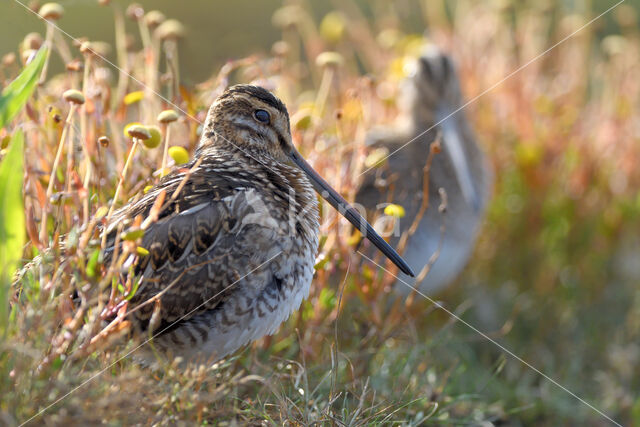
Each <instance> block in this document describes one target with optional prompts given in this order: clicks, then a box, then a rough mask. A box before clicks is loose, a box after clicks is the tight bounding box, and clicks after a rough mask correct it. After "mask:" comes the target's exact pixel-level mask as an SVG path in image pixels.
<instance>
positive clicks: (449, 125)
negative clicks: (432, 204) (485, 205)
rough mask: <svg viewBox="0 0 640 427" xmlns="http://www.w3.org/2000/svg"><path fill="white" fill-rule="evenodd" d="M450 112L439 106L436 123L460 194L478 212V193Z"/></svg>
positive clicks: (453, 117)
mask: <svg viewBox="0 0 640 427" xmlns="http://www.w3.org/2000/svg"><path fill="white" fill-rule="evenodd" d="M451 112H452V111H451V109H449V108H439V109H438V112H437V113H436V123H440V129H441V130H442V139H443V141H444V142H443V144H442V145H443V146H444V149H445V151H446V153H447V154H448V155H449V158H450V159H451V163H452V164H453V170H454V173H455V175H456V176H455V178H456V181H458V184H459V186H460V190H461V191H462V196H463V197H464V199H465V201H466V202H467V204H468V205H469V206H471V208H472V209H473V211H474V212H478V211H479V210H480V195H479V194H478V191H477V190H476V188H475V186H474V185H473V177H472V176H471V169H469V163H468V161H467V156H466V155H465V151H464V146H463V143H464V141H463V140H462V138H461V136H460V132H459V131H458V127H457V126H456V119H455V116H453V115H451Z"/></svg>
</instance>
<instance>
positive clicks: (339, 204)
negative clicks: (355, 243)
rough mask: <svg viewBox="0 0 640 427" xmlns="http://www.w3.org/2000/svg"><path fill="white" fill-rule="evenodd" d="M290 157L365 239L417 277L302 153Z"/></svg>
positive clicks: (404, 270) (320, 192) (317, 189)
mask: <svg viewBox="0 0 640 427" xmlns="http://www.w3.org/2000/svg"><path fill="white" fill-rule="evenodd" d="M289 157H290V158H291V160H293V162H294V163H295V164H296V165H298V167H299V168H300V169H302V171H303V172H304V173H305V174H306V175H307V177H309V180H310V181H311V184H312V185H313V188H315V190H316V191H317V192H318V193H319V194H320V195H321V196H322V197H323V198H324V199H325V200H326V201H327V202H329V204H331V206H333V207H334V208H335V209H336V210H337V211H338V212H340V214H342V215H343V216H344V217H345V218H346V219H347V220H349V222H350V223H351V224H353V225H354V226H355V227H356V228H357V229H358V230H360V232H361V233H362V235H363V236H364V237H366V238H367V239H369V240H370V241H371V243H373V244H374V245H375V246H376V247H377V248H378V249H380V251H381V252H382V253H383V254H384V255H385V256H386V257H387V258H389V259H390V260H391V262H393V263H394V264H395V265H397V266H398V268H399V269H400V270H401V271H402V272H403V273H404V274H408V275H409V276H411V277H415V274H414V273H413V271H412V270H411V267H409V265H408V264H407V263H406V262H405V260H403V259H402V257H401V256H400V255H398V253H397V252H396V251H395V250H394V249H393V248H392V247H391V246H389V244H388V243H387V242H386V241H385V240H384V239H383V238H382V237H380V235H379V234H378V233H376V231H375V230H374V229H373V227H372V226H371V225H370V224H369V223H368V222H367V221H366V220H365V219H364V218H363V217H362V215H360V214H359V213H358V211H357V210H355V209H354V207H353V206H351V205H350V204H349V203H348V202H347V201H346V200H345V199H344V198H343V197H342V196H341V195H340V194H338V192H337V191H336V190H334V189H333V188H331V186H330V185H329V183H327V181H325V180H324V179H323V178H322V177H321V176H320V175H319V174H318V173H317V172H316V171H315V170H313V168H312V167H311V165H309V163H307V161H306V160H305V159H303V158H302V156H301V155H300V153H298V152H297V151H296V150H295V149H293V150H292V151H291V152H290V153H289Z"/></svg>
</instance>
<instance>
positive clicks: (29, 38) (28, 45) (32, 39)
mask: <svg viewBox="0 0 640 427" xmlns="http://www.w3.org/2000/svg"><path fill="white" fill-rule="evenodd" d="M40 46H42V36H41V35H40V34H38V33H29V34H27V35H26V36H24V40H22V48H23V49H24V50H29V49H36V50H38V49H40Z"/></svg>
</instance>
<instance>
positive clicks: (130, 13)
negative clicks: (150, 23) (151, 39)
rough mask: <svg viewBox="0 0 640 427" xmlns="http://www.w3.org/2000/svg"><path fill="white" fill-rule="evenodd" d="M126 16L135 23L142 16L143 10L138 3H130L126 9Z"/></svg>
mask: <svg viewBox="0 0 640 427" xmlns="http://www.w3.org/2000/svg"><path fill="white" fill-rule="evenodd" d="M126 15H127V18H129V19H133V20H134V21H137V20H139V19H141V18H142V17H143V16H144V9H143V8H142V6H141V5H140V4H139V3H131V4H130V5H129V7H127V11H126Z"/></svg>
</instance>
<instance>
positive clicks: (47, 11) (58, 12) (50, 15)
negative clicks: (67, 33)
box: [38, 3, 64, 21]
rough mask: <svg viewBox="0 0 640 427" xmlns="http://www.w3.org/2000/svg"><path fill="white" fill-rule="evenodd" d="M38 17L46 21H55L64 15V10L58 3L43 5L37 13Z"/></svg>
mask: <svg viewBox="0 0 640 427" xmlns="http://www.w3.org/2000/svg"><path fill="white" fill-rule="evenodd" d="M38 15H40V16H41V17H42V18H44V19H46V20H47V21H57V20H58V19H60V18H62V15H64V8H63V7H62V6H60V5H59V4H58V3H45V4H43V5H42V7H41V8H40V10H39V11H38Z"/></svg>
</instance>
